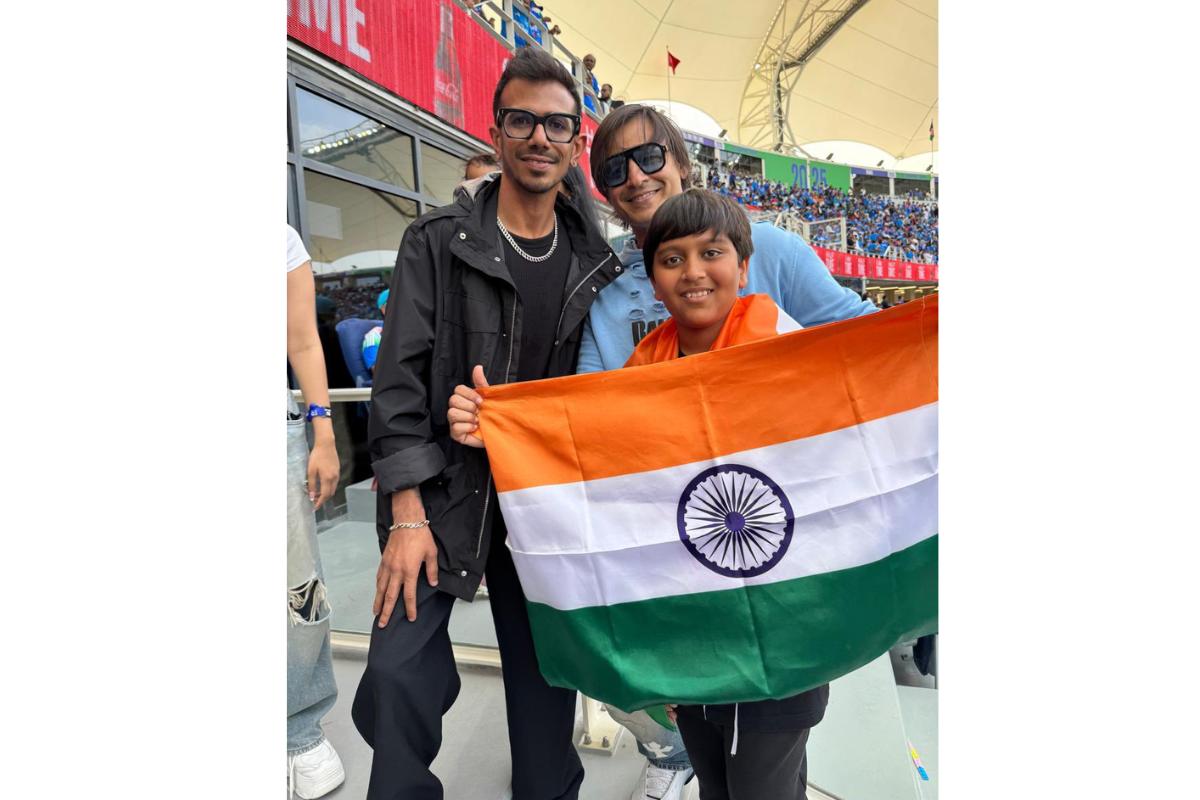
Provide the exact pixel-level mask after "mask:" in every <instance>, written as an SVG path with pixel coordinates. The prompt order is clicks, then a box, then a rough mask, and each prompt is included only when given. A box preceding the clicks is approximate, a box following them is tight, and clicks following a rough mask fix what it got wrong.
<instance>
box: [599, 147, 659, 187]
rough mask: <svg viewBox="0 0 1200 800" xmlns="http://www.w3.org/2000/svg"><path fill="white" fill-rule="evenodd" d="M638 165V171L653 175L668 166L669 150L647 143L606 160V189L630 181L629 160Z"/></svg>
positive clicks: (604, 173) (602, 176)
mask: <svg viewBox="0 0 1200 800" xmlns="http://www.w3.org/2000/svg"><path fill="white" fill-rule="evenodd" d="M631 158H632V159H633V163H635V164H637V165H638V169H640V170H641V171H642V172H644V173H645V174H647V175H653V174H654V173H656V172H658V171H659V170H660V169H662V168H663V167H665V166H666V165H667V148H666V147H664V146H662V145H661V144H659V143H658V142H646V143H645V144H639V145H638V146H637V147H631V148H629V149H628V150H622V151H621V152H620V153H617V154H616V155H615V156H609V157H608V158H606V159H604V172H603V173H602V174H601V175H600V177H601V178H603V179H604V185H605V187H606V188H609V189H613V188H616V187H617V186H620V185H621V184H622V183H624V182H625V181H627V180H629V159H631Z"/></svg>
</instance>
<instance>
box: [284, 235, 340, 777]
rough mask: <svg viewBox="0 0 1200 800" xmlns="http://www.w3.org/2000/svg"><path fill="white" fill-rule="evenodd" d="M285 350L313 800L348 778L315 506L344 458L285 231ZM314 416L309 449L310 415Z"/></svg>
mask: <svg viewBox="0 0 1200 800" xmlns="http://www.w3.org/2000/svg"><path fill="white" fill-rule="evenodd" d="M287 250H288V252H287V355H288V364H289V365H290V366H291V368H292V372H293V373H294V374H295V375H296V380H297V381H299V383H300V391H301V393H302V394H303V395H304V401H305V402H306V403H308V404H309V405H308V413H307V414H301V413H300V408H299V406H297V405H296V401H295V400H294V399H293V398H292V393H291V392H290V391H289V392H288V393H287V407H288V410H287V433H288V444H287V446H288V454H287V475H288V477H287V481H288V488H287V525H288V528H287V585H288V605H287V615H288V629H287V714H288V717H287V751H288V796H289V797H291V796H296V797H299V798H302V800H313V798H317V797H322V796H324V795H326V794H329V793H330V792H332V791H333V790H334V789H336V788H337V787H338V786H340V785H341V783H342V782H343V781H344V780H345V779H346V771H345V769H344V768H343V767H342V760H341V758H339V757H338V754H337V751H336V750H334V749H333V745H332V744H330V743H329V740H328V739H326V738H325V733H324V731H322V730H321V719H322V718H323V717H324V716H325V715H326V714H327V713H328V712H329V710H330V709H332V708H333V704H334V702H335V701H336V700H337V684H335V683H334V678H333V656H332V652H331V650H330V644H329V615H330V613H331V609H330V607H329V601H328V599H327V597H326V590H325V576H324V573H323V572H322V570H321V554H320V550H319V549H318V548H317V523H316V518H315V517H314V516H313V512H314V511H315V510H316V509H318V508H320V507H321V506H322V505H323V504H324V503H325V502H327V501H328V500H329V498H330V497H332V496H333V493H334V491H335V490H336V489H337V484H338V456H337V448H336V446H335V443H334V436H333V417H332V412H331V411H330V408H329V387H328V383H327V380H326V376H325V356H324V354H323V352H322V350H321V340H320V337H319V336H318V335H317V317H316V302H315V296H316V289H315V286H314V284H313V275H312V262H311V261H310V260H309V257H308V252H307V251H306V250H305V249H304V243H303V242H302V241H301V239H300V235H299V234H297V233H296V231H295V230H294V229H293V228H292V227H291V226H290V225H289V226H288V229H287ZM306 419H307V420H308V421H311V422H312V429H313V448H312V453H311V454H310V453H309V450H308V441H307V437H306V435H305V421H306Z"/></svg>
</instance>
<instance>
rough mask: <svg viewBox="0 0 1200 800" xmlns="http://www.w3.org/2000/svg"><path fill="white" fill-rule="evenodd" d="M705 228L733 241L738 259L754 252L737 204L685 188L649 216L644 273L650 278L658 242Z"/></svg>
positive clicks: (643, 246) (701, 230)
mask: <svg viewBox="0 0 1200 800" xmlns="http://www.w3.org/2000/svg"><path fill="white" fill-rule="evenodd" d="M705 231H712V232H713V233H714V234H717V235H721V234H724V235H725V236H726V237H727V238H728V239H729V241H730V242H732V243H733V249H734V250H736V251H737V255H738V261H741V260H742V259H745V258H749V257H750V254H751V253H753V252H754V242H753V241H752V240H751V238H750V220H749V219H748V218H747V217H746V212H745V211H743V210H742V207H741V206H739V205H738V204H737V203H736V202H734V201H733V200H731V199H730V198H728V197H724V196H722V195H719V194H716V193H715V192H710V191H708V190H706V189H688V190H687V191H686V192H684V193H683V194H677V195H675V196H674V197H672V198H670V199H668V200H667V201H666V202H665V203H663V204H662V205H661V206H659V207H658V211H655V212H654V218H653V219H651V220H650V228H649V230H647V231H646V240H645V242H644V243H643V244H642V256H643V258H644V259H645V261H646V274H647V275H649V276H650V278H651V279H653V278H654V254H655V253H656V252H658V248H659V245H661V244H664V243H665V242H669V241H671V240H672V239H682V238H683V237H685V236H693V235H695V234H697V233H704V232H705Z"/></svg>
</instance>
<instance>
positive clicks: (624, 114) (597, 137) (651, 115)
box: [589, 103, 692, 197]
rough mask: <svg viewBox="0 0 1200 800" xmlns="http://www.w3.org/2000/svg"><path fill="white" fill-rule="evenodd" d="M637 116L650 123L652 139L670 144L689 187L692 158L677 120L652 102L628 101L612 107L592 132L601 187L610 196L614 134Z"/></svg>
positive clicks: (595, 172) (593, 156)
mask: <svg viewBox="0 0 1200 800" xmlns="http://www.w3.org/2000/svg"><path fill="white" fill-rule="evenodd" d="M635 118H640V119H641V120H643V122H644V123H645V124H646V125H647V126H648V127H649V129H650V140H651V141H653V142H658V143H659V144H662V145H664V146H665V147H666V148H667V152H668V153H670V154H671V158H673V159H675V164H676V166H678V167H679V174H680V176H681V177H682V178H683V188H684V189H686V188H688V187H689V186H690V185H691V182H692V161H691V158H689V156H688V148H687V143H686V142H685V141H684V140H683V134H682V133H680V132H679V128H677V127H675V123H674V122H672V121H671V120H669V119H667V118H666V117H665V116H663V115H662V114H660V113H658V111H656V110H655V109H654V108H652V107H650V106H644V105H640V104H638V103H627V104H626V105H623V106H621V107H620V108H613V110H612V111H610V112H609V114H608V116H607V117H605V118H604V121H603V122H601V123H600V127H599V128H597V129H596V132H595V133H594V134H593V135H592V151H591V155H590V156H589V158H590V159H591V168H592V180H593V181H594V182H595V183H596V185H597V186H599V187H601V190H600V191H601V192H603V193H604V195H605V196H606V197H607V196H608V187H607V186H605V185H604V180H603V178H604V161H605V160H606V159H607V158H608V157H609V156H611V155H612V153H611V152H609V151H610V150H611V149H612V146H613V144H612V143H613V136H614V135H616V133H617V131H619V130H621V128H623V127H625V125H626V123H628V122H630V121H631V120H633V119H635Z"/></svg>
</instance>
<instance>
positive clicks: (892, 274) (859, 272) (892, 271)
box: [813, 246, 938, 283]
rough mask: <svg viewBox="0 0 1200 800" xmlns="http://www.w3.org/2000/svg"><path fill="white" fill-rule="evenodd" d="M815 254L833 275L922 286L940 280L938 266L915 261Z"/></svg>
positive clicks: (819, 251) (835, 252)
mask: <svg viewBox="0 0 1200 800" xmlns="http://www.w3.org/2000/svg"><path fill="white" fill-rule="evenodd" d="M813 250H815V251H817V255H818V256H820V257H821V260H822V261H824V262H825V266H826V267H828V268H829V271H830V272H832V273H833V274H834V275H841V276H842V277H845V278H868V279H876V280H884V281H916V282H922V283H937V280H938V265H937V264H917V263H914V262H912V261H896V260H894V259H891V258H875V257H874V256H860V255H856V254H854V253H843V252H841V251H840V250H827V249H825V248H824V247H816V246H814V247H813Z"/></svg>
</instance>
